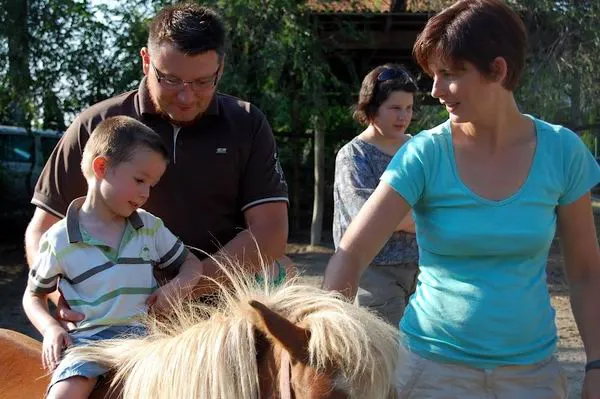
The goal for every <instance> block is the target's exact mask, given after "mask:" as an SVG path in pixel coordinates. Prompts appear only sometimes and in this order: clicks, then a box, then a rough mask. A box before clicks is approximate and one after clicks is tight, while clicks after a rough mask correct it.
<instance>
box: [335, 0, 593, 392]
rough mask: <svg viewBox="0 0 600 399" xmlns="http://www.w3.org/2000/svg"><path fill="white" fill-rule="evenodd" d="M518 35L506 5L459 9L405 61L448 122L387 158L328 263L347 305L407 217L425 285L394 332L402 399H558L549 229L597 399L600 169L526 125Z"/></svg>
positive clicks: (542, 127) (483, 2) (534, 122)
mask: <svg viewBox="0 0 600 399" xmlns="http://www.w3.org/2000/svg"><path fill="white" fill-rule="evenodd" d="M526 42H527V35H526V31H525V27H524V25H523V23H522V21H521V20H520V18H519V16H518V14H516V13H515V12H514V11H513V10H511V9H510V8H509V7H508V6H507V5H506V4H505V3H504V2H502V1H501V0H462V1H459V2H457V3H455V4H454V5H452V6H450V7H449V8H447V9H445V10H443V11H442V12H440V13H439V14H437V15H436V16H435V17H433V18H432V19H430V20H429V22H428V23H427V25H426V27H425V29H424V31H423V32H422V33H421V35H420V36H419V38H418V39H417V42H416V43H415V46H414V55H415V57H416V60H417V62H418V63H419V64H420V66H421V67H422V68H423V69H424V70H425V71H426V72H427V73H428V74H430V75H431V76H432V77H433V88H432V96H433V97H435V98H437V99H439V101H440V102H441V103H442V104H443V105H445V107H446V109H447V111H448V113H449V115H450V119H449V120H448V121H447V122H445V123H443V124H442V125H440V126H437V127H435V128H433V129H431V130H427V131H424V132H422V133H420V134H418V135H417V136H415V137H414V138H412V139H411V140H410V141H409V142H408V143H406V144H405V145H404V146H403V147H402V148H401V149H400V150H399V151H398V153H397V154H396V155H395V157H394V158H393V160H392V161H391V163H390V165H389V166H388V168H387V170H386V172H385V173H384V174H383V176H382V178H381V180H382V181H381V183H380V184H379V186H378V187H377V189H376V190H375V192H374V193H373V195H371V197H370V198H369V200H368V201H367V202H366V204H365V205H364V206H363V208H362V209H361V211H360V213H359V214H358V216H357V217H356V218H355V219H354V220H353V222H352V224H351V225H350V226H349V228H348V230H347V231H346V234H344V237H343V238H342V240H341V242H340V244H339V246H338V250H337V252H336V254H335V255H334V256H333V257H332V259H331V260H330V262H329V265H328V268H327V270H326V273H325V281H324V286H325V287H326V288H328V289H335V290H340V291H342V292H344V293H345V294H346V295H348V296H349V297H352V296H353V295H354V293H355V292H356V287H357V283H358V281H359V278H360V275H361V273H362V272H363V269H364V268H365V265H368V264H369V263H370V261H371V259H373V257H374V256H375V254H377V252H378V251H379V249H380V248H381V247H382V246H383V245H384V243H385V242H386V240H387V239H388V237H389V236H390V235H391V234H392V232H393V231H394V230H395V228H396V226H397V225H398V223H399V222H400V221H401V220H402V219H403V217H404V216H405V215H406V214H407V213H408V212H409V210H410V209H411V208H412V209H413V211H414V216H415V223H416V233H417V241H418V243H419V258H420V259H419V266H420V270H421V273H420V275H419V281H418V284H417V289H416V292H415V295H414V296H413V297H412V299H411V301H410V303H409V304H408V307H407V309H406V311H405V313H404V316H403V318H402V321H401V322H400V329H401V338H402V343H403V345H404V346H405V347H406V348H407V349H408V355H407V357H406V358H404V359H402V361H401V367H400V368H399V369H398V375H397V380H398V388H399V393H400V397H402V398H448V397H452V398H463V399H464V398H528V399H529V398H534V399H535V398H540V399H541V398H544V399H548V398H564V397H566V395H567V387H566V379H565V378H564V374H563V373H562V370H561V368H560V366H559V365H558V363H557V361H556V360H555V359H554V357H553V353H554V351H555V348H556V341H557V336H556V327H555V323H554V316H555V315H554V310H553V308H552V306H551V303H550V297H549V294H548V289H547V286H546V273H545V268H546V263H547V258H548V251H549V248H550V245H551V243H552V239H553V237H554V234H555V230H556V225H557V224H558V231H559V235H560V241H561V244H562V247H563V253H564V260H565V272H566V276H567V279H568V281H569V285H570V295H571V304H572V309H573V314H574V316H575V319H576V321H577V324H578V327H579V330H580V331H581V336H582V339H583V342H584V346H585V350H586V355H587V360H588V365H587V367H586V369H587V370H588V371H587V372H586V375H585V380H584V388H583V389H584V397H585V398H592V397H594V398H600V369H599V367H600V305H599V304H600V252H599V249H598V241H597V239H596V232H595V227H594V223H593V217H592V208H591V199H590V193H589V191H590V188H591V187H593V186H594V185H595V184H597V183H598V182H599V181H600V168H599V167H598V165H597V164H596V162H595V160H594V158H593V157H592V156H591V154H590V152H589V151H588V149H587V148H586V147H585V146H584V145H583V143H582V141H581V140H580V139H579V137H577V136H576V135H575V134H574V133H573V132H571V131H570V130H568V129H566V128H564V127H561V126H557V125H551V124H549V123H547V122H544V121H542V120H539V119H536V118H534V117H532V116H529V115H524V114H522V113H521V112H520V111H519V109H518V107H517V104H516V102H515V99H514V94H513V91H514V89H515V88H516V86H517V82H518V80H519V77H520V75H521V71H522V69H523V66H524V60H525V53H526Z"/></svg>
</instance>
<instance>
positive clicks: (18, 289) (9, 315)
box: [0, 243, 585, 398]
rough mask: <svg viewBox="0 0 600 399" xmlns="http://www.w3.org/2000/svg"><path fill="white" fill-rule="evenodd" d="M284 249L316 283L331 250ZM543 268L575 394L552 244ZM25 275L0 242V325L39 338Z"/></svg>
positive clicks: (579, 368)
mask: <svg viewBox="0 0 600 399" xmlns="http://www.w3.org/2000/svg"><path fill="white" fill-rule="evenodd" d="M287 252H288V255H289V256H290V257H291V258H292V259H293V260H294V261H295V262H296V263H297V265H298V266H299V269H300V270H301V272H302V273H303V276H304V277H303V278H304V279H305V280H306V281H307V282H309V283H311V284H315V285H318V284H320V283H321V279H322V276H323V271H324V269H325V265H326V264H327V261H328V259H329V257H330V256H331V253H332V252H333V250H332V249H331V247H330V246H324V247H312V248H311V247H309V246H307V245H306V244H302V243H291V244H289V245H288V251H287ZM547 271H548V286H549V289H550V292H551V294H552V303H553V305H554V308H555V309H556V323H557V327H558V331H559V336H560V341H559V344H558V353H557V356H558V359H559V360H560V362H561V364H562V365H563V367H564V368H565V370H566V371H567V373H568V376H569V389H570V396H569V397H570V398H578V397H580V389H581V381H582V377H583V364H584V362H585V354H584V352H583V345H582V342H581V339H580V338H579V333H578V331H577V326H576V325H575V322H574V320H573V314H572V313H571V307H570V305H569V296H568V289H567V286H566V283H565V280H564V276H563V273H562V258H561V256H560V253H559V251H558V249H557V248H556V247H553V248H552V251H551V255H550V259H549V262H548V268H547ZM26 279H27V267H26V266H25V262H24V255H23V251H22V249H21V248H20V246H19V245H17V244H4V245H3V244H0V328H9V329H13V330H16V331H20V332H22V333H25V334H27V335H30V336H32V337H35V338H37V339H39V338H40V336H39V334H38V333H37V332H36V331H35V329H34V328H33V327H32V326H31V325H30V323H29V321H28V320H27V318H26V317H25V315H24V313H23V311H22V308H21V295H22V292H23V291H22V290H23V289H24V287H25V282H26ZM0 361H1V360H0Z"/></svg>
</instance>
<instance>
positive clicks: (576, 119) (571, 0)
mask: <svg viewBox="0 0 600 399" xmlns="http://www.w3.org/2000/svg"><path fill="white" fill-rule="evenodd" d="M515 2H516V3H517V4H516V7H518V8H519V9H521V11H522V15H523V16H524V20H525V23H526V25H527V28H528V31H529V36H530V37H529V40H530V46H529V56H528V59H527V69H526V71H525V73H524V77H523V83H522V85H521V88H520V90H518V93H517V95H518V100H519V103H520V104H521V105H522V107H523V110H524V112H534V113H535V114H536V115H537V116H540V117H542V118H544V119H547V120H550V121H554V122H557V123H562V124H565V125H567V126H569V127H571V128H578V127H579V126H582V125H586V124H590V123H593V122H594V121H598V119H599V117H600V98H599V97H598V96H597V94H596V92H595V91H596V87H597V85H598V80H597V77H598V76H599V74H600V30H598V24H597V22H598V20H600V2H598V1H597V0H561V1H556V0H518V1H515V0H513V3H515Z"/></svg>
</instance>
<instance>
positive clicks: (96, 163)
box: [92, 155, 108, 179]
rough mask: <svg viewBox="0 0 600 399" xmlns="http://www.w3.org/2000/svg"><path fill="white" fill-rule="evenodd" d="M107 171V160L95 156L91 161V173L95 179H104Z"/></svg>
mask: <svg viewBox="0 0 600 399" xmlns="http://www.w3.org/2000/svg"><path fill="white" fill-rule="evenodd" d="M107 170H108V159H106V157H104V156H101V155H99V156H97V157H96V158H94V160H93V161H92V171H93V172H94V176H95V177H96V178H97V179H104V177H105V176H106V172H107Z"/></svg>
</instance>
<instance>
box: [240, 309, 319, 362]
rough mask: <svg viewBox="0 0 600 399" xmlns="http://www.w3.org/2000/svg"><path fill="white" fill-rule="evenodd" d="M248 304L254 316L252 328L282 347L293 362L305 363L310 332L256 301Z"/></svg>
mask: <svg viewBox="0 0 600 399" xmlns="http://www.w3.org/2000/svg"><path fill="white" fill-rule="evenodd" d="M249 304H250V306H252V308H253V309H254V314H255V316H256V317H254V318H253V319H254V320H253V324H254V327H255V328H256V329H258V330H259V331H260V332H262V333H263V334H264V335H265V336H266V337H267V338H269V339H271V340H275V341H277V342H278V343H279V344H280V345H281V346H283V347H284V348H285V350H287V351H288V353H289V354H290V357H291V358H292V359H293V360H296V361H301V362H302V363H306V362H307V361H308V342H309V341H310V331H309V330H307V329H305V328H302V327H298V326H297V325H295V324H294V323H292V322H290V321H289V320H288V319H286V318H285V317H282V316H281V315H279V314H278V313H276V312H273V311H272V310H271V309H269V308H268V307H266V306H265V305H263V304H262V303H260V302H258V301H254V300H253V301H250V302H249Z"/></svg>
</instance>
